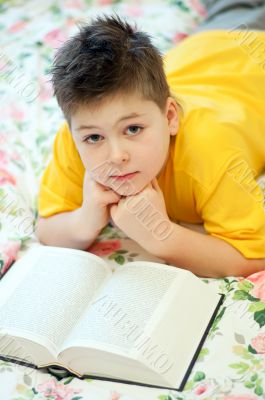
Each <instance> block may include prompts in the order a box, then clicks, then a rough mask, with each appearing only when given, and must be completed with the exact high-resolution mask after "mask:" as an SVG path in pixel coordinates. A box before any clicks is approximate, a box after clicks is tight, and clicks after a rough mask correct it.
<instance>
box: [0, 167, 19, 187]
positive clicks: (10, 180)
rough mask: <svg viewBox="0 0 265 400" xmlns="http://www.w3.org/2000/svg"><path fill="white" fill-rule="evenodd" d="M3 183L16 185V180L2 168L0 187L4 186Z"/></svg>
mask: <svg viewBox="0 0 265 400" xmlns="http://www.w3.org/2000/svg"><path fill="white" fill-rule="evenodd" d="M5 183H11V184H12V185H16V180H15V178H14V177H13V176H12V175H11V174H10V173H9V172H7V171H6V170H5V169H3V168H0V186H1V185H4V184H5Z"/></svg>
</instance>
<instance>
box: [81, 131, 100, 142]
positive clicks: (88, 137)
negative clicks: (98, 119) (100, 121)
mask: <svg viewBox="0 0 265 400" xmlns="http://www.w3.org/2000/svg"><path fill="white" fill-rule="evenodd" d="M99 136H101V135H98V134H97V133H94V134H93V135H89V136H87V137H85V138H84V142H88V143H97V142H98V141H99V140H92V141H90V140H89V139H91V138H95V137H96V138H97V137H99Z"/></svg>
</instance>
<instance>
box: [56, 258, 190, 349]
mask: <svg viewBox="0 0 265 400" xmlns="http://www.w3.org/2000/svg"><path fill="white" fill-rule="evenodd" d="M181 271H182V270H180V269H178V268H175V267H172V266H167V265H164V264H158V263H153V262H147V261H136V262H131V263H127V264H125V265H123V266H120V267H118V269H117V270H116V271H115V272H114V273H113V275H112V277H111V278H110V279H109V280H108V282H106V285H105V286H104V287H103V288H102V290H101V291H100V293H99V294H98V296H96V297H95V299H94V300H93V301H92V302H91V304H90V306H88V308H87V311H86V312H84V314H83V316H82V318H81V319H80V321H79V323H78V324H77V325H76V327H75V328H74V329H73V330H72V331H71V333H70V335H69V337H68V338H67V340H66V341H65V343H64V344H63V346H62V349H64V348H67V347H70V346H88V347H89V345H91V346H92V347H95V346H96V343H98V346H99V347H100V348H102V349H105V348H106V347H108V348H110V345H111V346H112V348H113V349H115V348H117V349H119V350H123V352H124V353H126V354H128V353H129V352H130V350H131V349H132V348H133V346H134V345H135V343H136V341H137V338H138V337H139V336H141V334H142V333H143V331H144V329H145V326H146V324H148V321H149V320H150V319H151V318H152V316H153V314H154V312H155V311H156V309H157V307H158V306H159V304H160V303H161V301H162V300H163V297H164V296H165V293H166V292H167V291H168V290H169V288H170V286H171V285H172V282H174V280H175V279H179V280H180V281H181V280H182V278H183V274H182V273H181Z"/></svg>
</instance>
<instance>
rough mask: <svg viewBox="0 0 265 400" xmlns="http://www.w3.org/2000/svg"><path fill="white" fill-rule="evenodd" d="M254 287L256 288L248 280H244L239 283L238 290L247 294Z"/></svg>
mask: <svg viewBox="0 0 265 400" xmlns="http://www.w3.org/2000/svg"><path fill="white" fill-rule="evenodd" d="M253 287H254V285H253V283H251V282H249V281H247V280H243V281H241V282H239V283H238V289H239V290H243V291H245V292H249V291H250V290H251V289H253Z"/></svg>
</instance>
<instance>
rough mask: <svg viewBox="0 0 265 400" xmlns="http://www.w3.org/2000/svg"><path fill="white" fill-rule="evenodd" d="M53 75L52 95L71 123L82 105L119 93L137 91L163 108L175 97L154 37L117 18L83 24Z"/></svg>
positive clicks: (62, 50) (66, 46) (63, 49)
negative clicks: (172, 96)
mask: <svg viewBox="0 0 265 400" xmlns="http://www.w3.org/2000/svg"><path fill="white" fill-rule="evenodd" d="M51 72H52V84H53V89H54V95H55V96H56V98H57V101H58V104H59V106H60V107H61V109H62V111H63V113H64V115H65V117H66V119H67V120H68V122H69V121H70V118H71V115H72V114H74V113H75V111H76V110H77V108H78V107H79V106H82V105H89V104H96V103H98V102H100V101H101V100H104V98H106V97H107V96H108V95H113V94H116V93H119V92H121V93H131V92H138V93H139V94H140V95H142V96H143V97H144V98H145V99H146V100H152V101H154V102H155V103H156V104H157V105H158V107H159V108H160V109H161V110H164V107H165V105H166V100H167V98H168V96H171V93H170V89H169V86H168V84H167V80H166V76H165V72H164V69H163V59H162V55H161V54H160V52H159V50H158V49H157V48H156V47H155V46H154V45H153V44H152V42H151V39H150V36H149V35H148V34H147V33H145V32H139V31H137V29H136V27H135V28H133V27H132V26H131V25H130V24H129V23H128V22H127V21H125V20H121V18H120V17H119V16H118V15H116V14H115V15H111V16H106V15H103V16H100V17H97V18H96V19H94V20H92V22H91V23H90V24H86V25H84V26H79V32H78V33H77V34H76V35H74V36H73V37H71V38H70V39H68V40H67V41H66V42H65V43H64V44H63V46H62V47H61V48H60V49H59V50H58V51H57V53H56V55H55V57H54V62H53V66H52V69H51Z"/></svg>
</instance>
